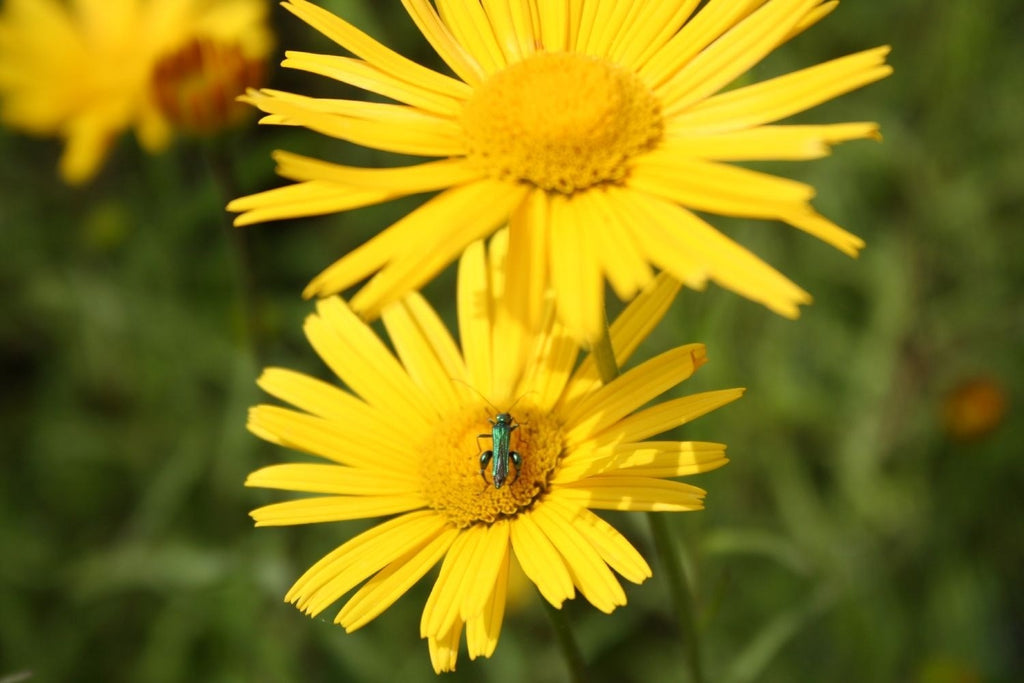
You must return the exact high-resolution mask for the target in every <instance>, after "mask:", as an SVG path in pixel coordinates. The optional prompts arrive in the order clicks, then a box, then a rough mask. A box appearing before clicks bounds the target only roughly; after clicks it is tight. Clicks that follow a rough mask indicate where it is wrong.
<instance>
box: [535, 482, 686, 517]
mask: <svg viewBox="0 0 1024 683" xmlns="http://www.w3.org/2000/svg"><path fill="white" fill-rule="evenodd" d="M551 496H552V498H556V499H558V500H560V501H566V502H568V503H570V504H572V505H582V506H586V507H589V508H594V509H601V510H632V511H634V512H641V511H642V512H684V511H689V510H702V509H703V508H704V490H703V489H699V488H697V487H696V486H691V485H690V484H684V483H682V482H678V481H668V480H665V479H651V478H650V477H632V476H618V477H591V478H589V479H583V480H581V481H575V482H570V483H568V484H564V485H562V486H558V487H557V488H555V487H552V490H551Z"/></svg>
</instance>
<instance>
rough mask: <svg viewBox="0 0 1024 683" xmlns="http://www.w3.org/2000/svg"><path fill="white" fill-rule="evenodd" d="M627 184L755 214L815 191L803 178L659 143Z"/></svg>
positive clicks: (777, 212) (714, 208)
mask: <svg viewBox="0 0 1024 683" xmlns="http://www.w3.org/2000/svg"><path fill="white" fill-rule="evenodd" d="M629 186H630V187H631V188H634V189H636V190H640V191H642V192H646V193H648V194H651V195H654V196H656V197H662V198H665V199H668V200H671V201H673V202H677V203H679V204H682V205H683V206H685V207H687V208H691V209H697V210H698V211H710V212H712V213H718V214H722V215H725V216H749V217H754V218H778V217H779V216H781V215H783V214H785V213H786V212H789V211H793V210H800V209H803V208H804V207H806V206H807V202H808V201H810V200H811V199H812V198H813V197H814V188H813V187H811V186H810V185H807V184H805V183H800V182H797V181H795V180H789V179H787V178H780V177H778V176H773V175H770V174H767V173H761V172H759V171H751V170H750V169H746V168H740V167H738V166H731V165H728V164H719V163H715V162H712V161H703V160H700V159H693V158H690V159H687V158H681V157H679V156H676V155H674V154H672V153H671V152H670V151H668V150H661V149H659V150H656V151H655V152H651V153H649V154H647V155H644V156H642V157H638V158H637V159H636V166H635V167H634V169H633V173H632V174H631V175H630V178H629Z"/></svg>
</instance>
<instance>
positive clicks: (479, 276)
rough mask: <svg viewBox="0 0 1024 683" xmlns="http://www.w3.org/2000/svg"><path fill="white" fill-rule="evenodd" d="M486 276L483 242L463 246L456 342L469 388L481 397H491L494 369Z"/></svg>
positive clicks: (492, 313) (491, 314)
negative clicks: (464, 362) (464, 367)
mask: <svg viewBox="0 0 1024 683" xmlns="http://www.w3.org/2000/svg"><path fill="white" fill-rule="evenodd" d="M488 282H489V274H488V272H487V262H486V261H485V259H484V244H483V242H474V243H473V244H470V245H469V246H467V247H466V250H465V251H464V252H463V254H462V258H461V259H459V287H458V291H457V297H458V313H459V339H461V340H462V354H463V356H464V357H465V359H466V368H467V369H468V370H469V376H470V378H471V384H472V386H473V387H474V388H475V389H476V390H477V391H479V392H480V393H481V394H483V395H484V396H490V395H491V394H492V391H493V389H492V387H493V386H494V369H493V368H494V366H493V363H492V361H491V331H492V329H493V325H494V315H495V313H494V311H493V310H492V305H493V303H494V302H493V301H492V300H491V297H490V296H488V295H487V291H488Z"/></svg>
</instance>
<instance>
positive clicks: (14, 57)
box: [0, 0, 272, 184]
mask: <svg viewBox="0 0 1024 683" xmlns="http://www.w3.org/2000/svg"><path fill="white" fill-rule="evenodd" d="M266 14H267V5H266V3H265V2H264V1H263V0H211V1H204V0H72V2H70V3H64V2H59V1H58V0H7V2H6V3H5V4H4V9H3V12H2V14H0V118H2V120H3V122H4V123H6V124H7V125H9V126H11V127H13V128H18V129H21V130H24V131H27V132H29V133H33V134H38V135H54V136H59V137H61V138H64V139H65V141H66V145H65V148H64V153H63V155H62V157H61V160H60V174H61V177H62V178H63V179H64V180H65V181H66V182H68V183H76V184H77V183H82V182H85V181H87V180H89V179H91V178H92V177H93V176H94V175H95V174H96V171H97V170H98V169H99V166H100V164H101V163H102V161H103V159H104V157H105V156H106V153H107V150H108V148H109V147H110V144H111V142H112V140H113V139H114V137H115V136H116V135H118V134H120V133H121V132H122V131H123V130H125V129H127V128H134V129H135V134H136V136H137V137H138V139H139V142H140V144H141V145H142V146H143V147H144V148H145V149H146V150H148V151H150V152H155V151H159V150H160V149H162V148H164V147H166V146H167V144H168V142H169V139H170V134H171V130H172V127H185V128H194V129H203V127H202V126H192V125H190V124H191V123H192V121H194V120H195V118H196V117H195V116H194V115H193V116H191V118H187V117H180V116H175V110H174V109H168V110H166V111H165V110H164V109H162V108H161V103H164V104H165V106H166V104H167V103H168V102H170V103H171V104H174V103H176V102H177V103H178V109H179V110H181V109H187V106H186V105H183V104H181V100H182V99H183V97H185V98H187V97H188V96H187V95H186V96H181V95H177V94H175V88H176V87H178V88H179V89H180V88H181V87H182V85H183V84H184V83H186V82H187V83H188V85H187V87H188V88H190V89H191V93H192V95H191V96H192V97H193V101H194V98H195V92H196V90H197V88H196V85H195V83H196V80H197V79H206V80H207V81H213V82H214V83H215V85H213V86H209V85H208V86H207V88H208V90H207V91H206V93H205V95H206V97H207V98H209V97H219V99H220V100H221V101H223V102H225V103H227V102H230V100H231V99H232V98H234V97H235V96H236V95H237V94H239V93H241V92H243V91H244V89H245V87H246V86H248V85H258V84H259V83H260V81H261V79H259V78H258V77H256V73H257V70H260V69H262V67H261V66H258V65H260V64H262V61H263V59H264V58H265V56H266V55H267V53H268V52H269V51H270V49H271V47H272V36H271V34H270V31H269V28H268V27H267V25H266ZM179 53H183V54H184V55H185V56H182V55H180V54H179ZM196 53H200V54H201V55H214V54H215V55H217V56H216V58H215V59H213V60H211V59H209V58H208V59H206V61H205V62H201V63H202V64H203V65H205V66H206V67H207V68H206V70H205V73H202V74H200V73H193V74H191V75H189V74H185V73H184V72H183V69H182V67H181V65H182V64H186V65H187V64H188V63H189V62H188V57H187V56H188V55H189V54H196ZM200 61H201V60H200ZM240 62H241V63H244V66H243V67H239V66H238V63H240ZM191 63H192V64H195V63H196V60H195V59H193V60H192V62H191ZM161 65H162V66H161ZM175 65H179V66H178V67H177V68H175ZM211 65H213V67H214V68H213V70H212V71H211V69H210V68H209V67H210V66H211ZM225 65H227V66H225ZM240 72H243V77H238V76H237V74H239V73H240ZM157 73H159V74H160V75H161V77H160V78H159V79H158V81H157V82H154V76H155V74H157ZM233 74H236V75H233ZM176 84H177V86H176ZM211 87H212V89H210V88H211ZM224 88H227V89H229V90H230V91H229V92H226V93H221V92H220V90H222V89H224ZM202 99H203V98H200V101H199V103H198V104H195V105H193V106H200V107H210V106H216V105H210V104H209V103H207V102H203V101H202ZM221 108H222V109H223V108H224V105H221ZM209 119H210V116H209V115H207V116H205V118H203V120H205V121H208V120H209ZM225 120H226V119H225Z"/></svg>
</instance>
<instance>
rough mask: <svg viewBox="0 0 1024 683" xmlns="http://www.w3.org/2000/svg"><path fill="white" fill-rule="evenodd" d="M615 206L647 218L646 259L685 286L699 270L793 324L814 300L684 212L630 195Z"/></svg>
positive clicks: (640, 236) (642, 237)
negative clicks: (792, 319)
mask: <svg viewBox="0 0 1024 683" xmlns="http://www.w3.org/2000/svg"><path fill="white" fill-rule="evenodd" d="M613 204H614V205H615V206H616V207H617V208H618V210H620V211H623V212H624V211H627V210H628V208H630V207H631V208H632V209H633V211H632V212H631V213H632V215H633V216H637V215H639V216H643V217H644V219H645V220H646V221H647V224H646V225H645V226H644V228H643V229H642V230H638V231H637V233H636V236H637V239H638V240H639V241H640V242H641V243H642V245H643V248H644V250H645V251H646V252H647V255H648V257H649V258H650V259H651V260H652V261H653V262H654V263H656V264H657V265H659V266H660V267H662V268H664V269H665V270H667V271H668V272H669V273H672V274H673V275H675V276H676V277H677V278H679V279H680V280H683V281H684V282H686V281H687V278H689V277H692V276H693V270H691V269H692V268H693V267H694V265H697V266H699V268H700V272H702V273H706V275H707V277H709V278H710V279H711V280H713V281H715V282H717V283H718V284H719V285H721V286H723V287H725V288H727V289H731V290H733V291H735V292H738V293H739V294H742V295H743V296H744V297H746V298H748V299H750V300H751V301H755V302H758V303H761V304H763V305H764V306H767V307H768V308H769V309H771V310H773V311H775V312H776V313H778V314H780V315H783V316H786V317H789V318H796V317H797V316H798V315H799V314H800V310H799V308H798V306H799V305H800V304H806V303H809V302H810V301H811V296H810V294H808V293H807V292H805V291H804V290H802V289H800V288H799V287H797V286H796V285H795V284H793V283H792V282H790V280H788V279H787V278H786V277H785V276H784V275H782V274H781V273H779V272H778V271H777V270H775V269H774V268H772V267H771V266H769V265H768V264H767V263H765V262H764V261H762V260H761V259H760V258H758V257H757V256H756V255H754V254H753V253H752V252H750V251H748V250H747V249H745V248H743V247H741V246H740V245H739V244H736V243H735V242H733V241H732V240H730V239H729V238H728V237H726V236H725V235H723V234H722V233H720V232H718V231H717V230H715V229H714V228H713V227H711V226H710V225H708V224H707V223H705V222H704V221H703V220H701V219H700V218H698V217H697V216H696V215H694V214H693V213H691V212H690V211H687V210H686V209H684V208H682V207H680V206H677V205H675V204H673V203H671V202H668V201H666V200H664V199H660V198H657V197H653V196H651V195H647V194H643V193H639V192H632V191H628V190H627V191H623V192H621V197H620V199H619V200H618V201H616V202H614V203H613Z"/></svg>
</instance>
